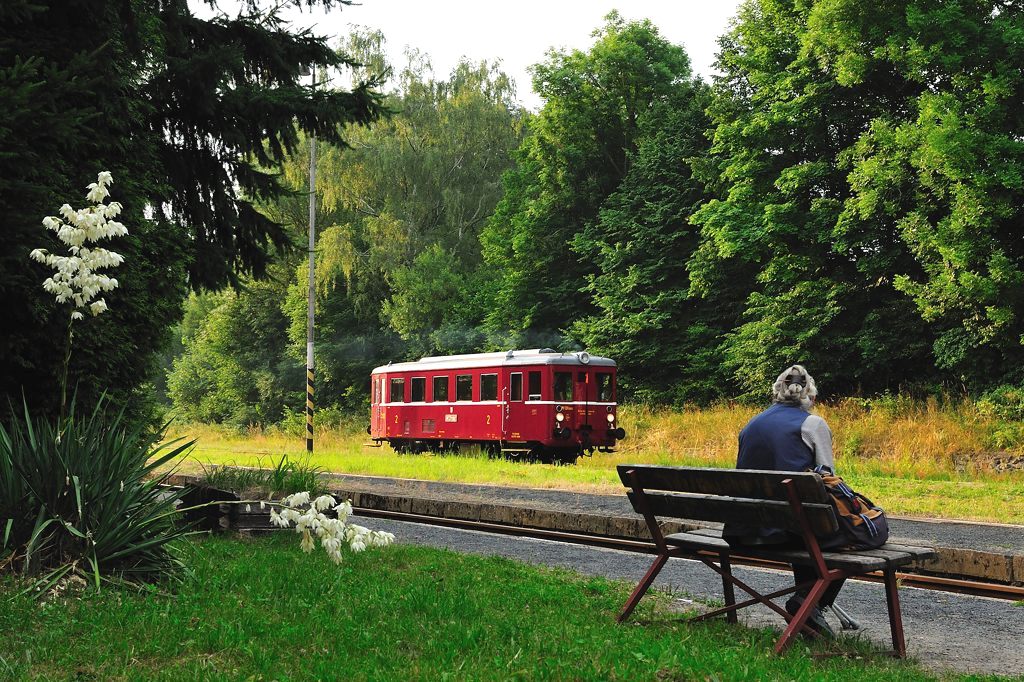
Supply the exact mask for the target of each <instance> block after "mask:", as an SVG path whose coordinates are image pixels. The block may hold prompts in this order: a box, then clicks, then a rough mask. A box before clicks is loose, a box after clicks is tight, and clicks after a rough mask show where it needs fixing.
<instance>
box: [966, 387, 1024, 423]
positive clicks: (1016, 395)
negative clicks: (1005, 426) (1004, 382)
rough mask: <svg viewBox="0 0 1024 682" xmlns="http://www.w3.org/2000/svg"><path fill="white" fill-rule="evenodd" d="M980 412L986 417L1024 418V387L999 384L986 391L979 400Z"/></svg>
mask: <svg viewBox="0 0 1024 682" xmlns="http://www.w3.org/2000/svg"><path fill="white" fill-rule="evenodd" d="M977 406H978V412H980V413H981V414H983V415H985V416H986V417H995V418H996V419H1003V420H1006V421H1022V420H1024V388H1022V387H1020V386H999V387H998V388H994V389H992V390H991V391H989V392H987V393H985V394H984V395H982V396H981V398H979V399H978V401H977Z"/></svg>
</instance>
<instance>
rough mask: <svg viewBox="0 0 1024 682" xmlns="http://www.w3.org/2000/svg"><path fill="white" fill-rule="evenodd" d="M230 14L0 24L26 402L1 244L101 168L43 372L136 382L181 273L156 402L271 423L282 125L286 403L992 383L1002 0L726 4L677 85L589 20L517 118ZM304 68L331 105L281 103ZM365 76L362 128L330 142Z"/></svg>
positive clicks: (1015, 26)
mask: <svg viewBox="0 0 1024 682" xmlns="http://www.w3.org/2000/svg"><path fill="white" fill-rule="evenodd" d="M295 3H301V4H308V3H307V2H306V0H295ZM313 4H316V3H313ZM321 4H328V5H331V4H334V3H332V2H330V0H327V2H326V3H321ZM258 5H259V3H258V2H247V3H244V4H243V8H242V10H243V11H242V13H241V15H240V16H239V17H237V18H230V19H229V18H224V17H221V18H217V19H212V20H200V19H197V18H195V17H194V16H193V15H192V14H191V13H190V12H189V10H188V9H187V5H186V4H185V3H184V2H180V1H179V2H172V3H156V2H141V3H138V2H131V3H129V2H122V3H112V4H111V3H106V4H103V3H95V6H93V4H90V3H88V2H87V3H83V6H82V8H81V12H58V11H57V10H56V9H54V8H50V7H48V6H46V5H42V6H38V5H36V4H34V3H28V2H27V1H24V0H17V1H15V2H13V3H5V4H4V6H3V9H0V19H3V20H4V21H2V22H0V26H2V28H0V95H2V96H3V98H4V101H5V102H10V103H11V104H12V106H9V107H5V108H4V109H3V110H2V111H0V142H3V149H4V152H3V154H0V175H2V177H3V178H4V179H5V181H6V183H7V187H8V188H9V190H10V191H8V192H5V193H4V194H3V195H2V196H0V209H3V210H5V211H6V215H8V216H9V217H10V219H9V221H8V227H7V228H6V229H7V231H8V234H10V235H11V236H12V237H13V240H12V246H11V248H9V249H6V250H5V251H4V252H3V253H2V254H0V302H3V303H4V305H5V306H6V309H7V310H8V321H9V323H10V324H12V325H13V328H14V329H16V330H19V331H17V333H12V334H6V335H5V336H4V337H3V339H2V341H0V343H2V344H3V345H2V348H0V350H2V351H3V354H4V356H5V358H7V360H8V367H9V371H8V372H7V373H5V374H4V375H3V379H2V380H0V392H3V393H4V394H6V395H8V396H11V395H17V394H18V393H19V392H20V391H21V390H22V388H23V387H26V386H32V387H33V389H34V390H33V391H32V392H31V395H29V401H30V402H32V403H35V404H38V405H40V406H41V407H42V409H48V408H49V407H51V406H52V396H54V395H55V394H56V391H54V390H50V389H52V388H53V387H54V384H55V381H56V379H55V376H56V368H57V367H58V366H59V358H58V355H59V354H58V353H57V352H56V348H57V345H58V343H59V338H60V334H59V327H58V325H59V322H60V319H59V315H58V313H57V311H56V310H55V306H53V305H52V304H51V303H50V302H49V301H48V300H47V298H46V296H45V295H44V293H43V292H42V291H41V289H40V288H39V286H38V283H39V281H41V279H42V277H43V276H44V274H43V273H42V272H41V271H39V269H37V268H35V267H34V266H32V265H31V264H29V263H27V260H26V258H25V255H26V253H27V251H28V249H29V248H31V247H34V246H45V245H46V244H45V240H44V235H43V231H42V230H41V229H39V226H38V221H39V220H40V219H41V217H42V216H43V215H46V214H47V213H52V212H54V210H55V209H56V207H57V206H58V205H59V204H60V203H62V202H63V201H65V200H69V201H71V200H73V199H74V198H75V196H77V190H75V187H76V186H77V185H79V184H81V183H82V182H84V179H85V178H88V177H90V176H91V175H92V174H94V173H95V172H96V171H97V170H99V169H101V168H106V169H109V170H111V171H113V172H114V176H115V178H116V179H117V182H118V184H116V185H115V187H114V192H115V194H114V198H115V199H117V200H119V201H122V202H123V203H124V204H125V207H126V218H127V223H128V226H129V229H130V230H131V237H130V238H128V239H127V240H125V241H126V242H127V243H126V244H124V245H118V248H119V249H120V250H122V251H124V252H125V254H126V256H127V263H126V265H125V269H124V270H123V271H122V272H120V273H119V275H118V276H119V279H121V281H122V286H121V288H119V289H118V290H117V291H116V292H115V293H114V295H113V296H111V301H110V303H111V314H109V315H105V316H104V317H103V318H99V319H97V320H87V321H86V322H85V323H84V324H83V325H82V327H81V330H80V333H78V337H77V339H76V343H77V344H78V345H77V346H76V355H75V358H74V359H73V366H72V375H73V376H72V383H75V382H76V381H84V382H85V389H84V390H85V391H86V393H88V392H89V391H93V390H99V389H100V388H107V389H110V390H113V391H115V392H119V395H123V394H124V392H125V391H128V390H130V389H133V388H137V387H138V386H139V385H140V384H141V383H142V382H144V381H145V380H146V378H147V376H148V370H149V369H150V368H151V367H152V366H153V364H154V363H153V351H154V350H155V349H158V348H160V347H161V345H162V344H163V343H164V342H165V340H166V337H167V329H168V327H169V325H171V324H173V322H174V320H175V317H176V315H177V314H178V306H179V304H180V301H181V300H182V298H183V296H184V292H185V290H186V287H187V285H191V286H192V287H193V288H194V289H201V288H203V287H213V288H216V287H218V286H220V285H222V284H224V283H227V282H232V283H234V284H235V285H236V289H235V291H234V292H232V293H230V294H226V293H221V294H203V295H201V296H196V297H193V298H191V299H189V301H188V302H187V304H186V308H187V311H186V314H187V316H188V317H189V319H188V320H186V322H185V323H184V324H183V325H182V326H181V327H179V328H178V329H177V332H176V333H177V334H178V336H179V337H180V338H181V340H182V343H181V346H180V347H179V348H177V349H176V350H175V351H174V355H175V359H173V361H172V360H171V359H166V360H165V364H166V365H167V366H170V367H171V372H170V376H169V378H168V386H167V392H168V394H169V395H170V396H171V398H172V401H173V403H174V404H175V405H176V406H177V407H178V409H179V411H180V413H181V414H183V415H184V416H186V417H188V418H190V419H198V420H203V421H216V422H228V423H234V424H248V423H267V422H274V421H278V420H280V419H281V418H282V417H283V416H287V415H288V414H289V413H290V412H292V411H294V410H296V409H299V408H300V407H301V405H302V394H301V392H302V389H303V381H302V371H301V367H302V361H303V352H302V349H303V342H304V339H305V309H306V303H305V298H306V290H305V289H306V284H305V281H306V274H305V263H304V260H303V258H302V257H301V256H302V254H301V253H298V252H291V253H277V254H276V255H275V253H274V249H273V247H274V246H275V245H276V246H283V245H286V244H288V243H301V242H302V241H303V235H304V233H305V227H306V206H305V197H304V196H303V194H304V193H306V192H308V187H307V180H306V178H307V175H306V173H307V170H308V163H309V144H308V138H307V137H306V135H307V134H308V133H309V132H315V133H316V135H317V139H318V150H319V151H318V157H319V162H318V167H319V181H318V185H317V190H316V198H317V204H318V215H319V219H318V225H319V240H318V250H317V278H316V279H317V306H318V317H317V330H316V332H317V339H318V342H317V351H316V352H317V358H316V359H317V366H318V373H317V395H318V398H317V402H318V404H320V405H337V406H340V407H343V408H358V407H359V406H360V405H362V404H363V402H364V401H365V393H366V375H367V372H368V370H369V369H370V368H371V367H373V366H374V365H376V364H380V363H385V362H387V361H389V360H401V359H408V358H415V357H419V356H422V355H424V354H434V353H449V352H468V351H476V350H495V349H507V348H510V347H536V346H553V347H557V348H561V349H566V350H568V349H575V348H583V347H586V348H588V349H589V350H590V351H592V352H596V353H601V354H606V355H610V356H612V357H614V358H616V359H617V360H618V361H619V362H620V365H621V366H622V382H621V386H622V388H623V393H622V396H623V397H624V398H627V399H634V400H641V401H645V402H674V403H685V402H693V401H696V402H707V401H713V400H718V399H723V398H730V399H731V398H740V397H743V398H755V397H761V396H763V395H764V394H765V391H766V388H767V385H768V380H769V379H770V378H772V377H773V376H775V374H776V373H777V372H778V370H779V369H780V367H782V366H785V365H787V364H790V363H793V362H803V363H805V364H807V365H809V366H810V367H811V369H812V371H813V373H814V374H815V375H816V376H817V377H818V378H819V383H820V386H821V388H822V389H823V392H824V394H825V395H826V396H827V395H830V394H831V395H835V394H858V393H859V394H867V395H874V394H877V393H880V392H884V391H899V390H903V389H909V390H911V391H931V390H934V389H935V388H940V389H941V388H942V387H945V390H948V389H949V388H950V387H956V388H957V389H958V390H959V389H966V390H967V391H968V392H970V393H972V394H974V395H981V394H983V393H985V392H986V391H993V390H996V389H997V387H999V386H1005V387H1006V388H1004V389H999V390H1001V391H1002V393H1007V394H1010V393H1014V391H1015V390H1016V389H1015V388H1014V387H1019V386H1020V385H1021V384H1022V382H1024V343H1022V338H1024V318H1022V316H1024V296H1022V295H1021V291H1024V286H1022V285H1024V250H1022V248H1021V243H1022V242H1021V239H1020V234H1019V232H1020V230H1019V227H1020V225H1021V219H1022V208H1021V207H1022V206H1024V108H1022V107H1021V106H1020V103H1021V102H1022V101H1024V76H1022V75H1021V74H1022V73H1024V68H1022V67H1024V36H1022V34H1021V30H1020V26H1021V25H1022V23H1024V16H1022V15H1024V10H1022V9H1021V7H1020V6H1019V5H1018V4H1016V3H1005V2H1001V1H997V0H953V1H952V2H944V3H941V4H938V5H937V4H935V3H930V2H925V1H924V0H899V1H898V2H894V3H887V4H885V5H884V6H883V5H881V4H877V3H876V4H870V3H869V4H864V3H856V2H853V0H747V2H745V3H744V4H743V5H742V6H741V7H740V10H739V12H738V15H737V17H736V19H735V21H734V22H733V23H732V24H731V25H730V27H729V29H728V31H727V32H726V34H725V35H724V36H722V38H721V40H720V46H721V48H720V52H719V56H718V65H717V68H718V75H717V76H716V77H715V78H714V81H713V82H712V83H711V84H705V83H702V82H700V81H699V80H698V79H694V78H693V76H692V74H691V71H690V65H689V59H688V57H687V55H686V53H685V51H684V50H683V49H682V48H681V47H680V46H677V45H673V44H671V43H670V42H669V41H667V40H666V39H665V38H664V37H662V36H661V35H660V34H659V32H658V30H657V29H656V27H654V26H653V25H652V24H651V23H650V22H647V21H635V22H628V21H625V20H624V19H623V18H622V17H621V16H620V15H618V14H617V13H615V12H613V13H611V14H609V15H608V17H606V20H605V22H604V24H603V25H602V26H600V27H598V28H597V30H596V31H595V32H594V34H593V37H594V41H593V44H592V45H591V47H590V48H589V49H587V50H552V51H550V52H548V54H547V55H546V56H545V58H544V59H543V60H542V61H541V62H540V63H538V64H536V65H535V66H534V67H533V71H532V75H533V87H534V89H535V90H536V91H537V92H538V93H539V94H540V95H541V97H542V98H543V101H544V105H543V107H542V108H541V109H540V111H539V112H537V113H536V114H531V113H529V112H524V111H523V110H521V109H520V108H519V107H518V105H517V104H516V100H515V91H514V86H513V84H512V83H510V82H509V81H508V79H507V78H506V77H505V76H504V74H502V73H501V72H500V70H499V69H498V68H497V67H495V66H494V65H491V64H487V63H482V64H470V63H462V64H459V65H458V66H457V67H456V68H455V69H454V70H453V71H452V72H451V73H450V74H447V75H446V76H445V77H443V78H438V77H435V76H434V75H433V74H432V72H431V69H430V65H429V59H428V57H427V56H425V55H423V54H422V53H419V52H416V51H415V50H412V51H409V52H408V54H407V63H406V64H405V65H404V66H403V67H402V68H399V69H397V72H393V71H392V70H391V69H389V67H388V64H387V61H386V59H385V57H384V54H385V50H384V37H383V36H382V35H381V34H380V33H379V32H375V31H372V30H360V31H356V32H355V33H353V34H352V35H350V36H348V37H347V38H346V39H344V40H343V42H342V45H341V46H340V49H339V50H338V51H337V52H335V51H331V50H329V49H328V48H327V46H326V45H325V44H324V43H323V41H321V40H319V39H317V38H315V37H314V36H312V35H310V34H308V33H300V34H292V33H288V32H287V30H286V27H284V26H283V25H282V24H280V23H279V22H278V21H277V20H276V19H275V18H273V16H271V17H265V16H263V15H261V14H260V13H259V12H258V9H259V7H258ZM308 62H317V63H320V64H323V65H326V66H327V67H328V69H327V70H326V71H324V72H323V74H326V73H331V74H334V77H335V78H337V72H336V71H334V70H333V67H337V66H342V65H346V64H347V65H348V66H350V67H351V69H350V72H351V74H354V75H353V76H352V86H351V87H350V88H349V89H347V90H346V89H344V88H342V89H339V88H338V83H337V82H332V84H330V85H327V86H323V87H321V88H319V89H317V90H316V92H312V91H310V89H309V87H308V86H304V85H300V84H299V80H298V73H299V69H300V66H301V64H303V63H308ZM355 62H358V63H355ZM141 64H144V65H145V67H144V68H142V67H140V65H141ZM100 73H102V74H103V79H104V80H103V83H102V84H101V82H100V80H99V76H98V74H100ZM323 74H321V75H323ZM389 74H391V78H392V79H391V83H392V85H391V88H390V92H389V94H388V95H387V102H386V103H385V104H384V106H385V107H386V108H387V109H389V110H390V111H391V115H390V116H388V117H386V118H384V119H382V120H379V121H377V122H375V123H374V124H372V125H370V126H366V127H359V126H355V125H342V124H352V123H365V122H367V121H369V120H370V119H371V118H372V117H373V116H374V114H375V113H377V112H378V111H379V110H380V107H381V105H382V102H380V101H378V99H377V98H376V96H375V95H373V94H372V91H371V90H369V89H367V87H366V86H365V83H366V82H370V83H382V82H384V79H385V78H388V77H389ZM67 102H74V103H75V106H74V107H71V108H69V107H67V106H65V104H66V103H67ZM42 131H45V134H43V132H42ZM343 141H344V142H343ZM278 167H280V168H282V169H283V171H284V172H283V174H282V175H281V176H280V178H276V177H275V176H274V175H273V172H274V169H275V168H278ZM90 169H91V170H90ZM147 211H149V212H148V213H147ZM144 215H151V218H149V219H146V218H144V217H143V216H144ZM133 405H134V403H133Z"/></svg>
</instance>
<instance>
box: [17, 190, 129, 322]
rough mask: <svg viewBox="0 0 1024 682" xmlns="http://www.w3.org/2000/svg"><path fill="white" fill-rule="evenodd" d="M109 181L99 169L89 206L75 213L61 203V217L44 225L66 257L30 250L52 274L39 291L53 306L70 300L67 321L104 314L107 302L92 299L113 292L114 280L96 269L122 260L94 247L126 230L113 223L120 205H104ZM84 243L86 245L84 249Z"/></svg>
mask: <svg viewBox="0 0 1024 682" xmlns="http://www.w3.org/2000/svg"><path fill="white" fill-rule="evenodd" d="M113 182H114V178H113V176H112V175H111V174H110V172H109V171H103V172H102V173H100V174H99V175H98V176H97V177H96V182H92V183H89V186H88V189H89V193H88V194H87V195H86V199H88V200H89V201H90V202H92V203H93V204H94V205H93V206H89V207H87V208H83V209H80V210H75V209H73V208H71V206H70V205H68V204H64V205H63V206H61V207H60V209H59V211H58V212H59V213H60V215H61V217H60V218H58V217H56V216H46V217H45V218H43V227H45V228H46V229H47V230H49V231H51V232H53V233H55V234H56V235H57V239H59V240H60V241H61V242H62V243H63V244H64V245H65V246H66V247H67V250H68V255H67V256H58V255H57V254H54V253H50V252H48V251H47V250H46V249H33V250H32V251H31V252H30V253H29V257H30V258H31V259H32V260H34V261H36V262H39V263H42V264H44V265H46V266H47V267H49V268H51V269H53V270H54V274H53V275H52V276H50V277H47V278H46V280H45V281H44V282H43V289H45V290H46V291H47V293H49V294H52V295H53V297H54V298H55V299H56V301H57V303H67V302H69V301H70V302H71V303H72V305H73V309H72V311H71V319H72V320H81V319H82V318H83V317H85V316H84V314H83V311H84V310H85V309H88V310H89V312H90V313H92V314H93V315H99V314H100V313H103V312H104V311H106V310H107V302H106V300H105V299H103V298H101V299H99V300H95V301H94V300H93V299H95V298H96V297H97V296H98V295H99V294H101V293H103V292H105V291H113V290H114V289H116V288H117V286H118V281H117V280H116V279H114V278H113V277H108V276H107V275H104V274H101V273H99V272H98V271H99V270H103V269H108V268H116V267H117V266H119V265H121V263H123V262H124V257H123V256H122V255H121V254H119V253H115V252H113V251H109V250H107V249H105V248H102V247H100V246H95V244H96V243H97V242H99V241H100V240H103V239H111V238H113V237H123V236H125V235H127V234H128V228H126V227H125V226H124V225H123V224H121V223H119V222H117V221H116V220H112V218H115V217H117V216H118V215H119V214H120V213H121V209H122V206H121V204H119V203H118V202H116V201H114V202H111V203H109V204H104V203H103V201H104V200H105V199H106V198H107V197H108V196H110V191H109V190H108V189H107V188H108V187H109V186H110V185H111V184H112V183H113ZM87 244H89V245H90V246H86V245H87Z"/></svg>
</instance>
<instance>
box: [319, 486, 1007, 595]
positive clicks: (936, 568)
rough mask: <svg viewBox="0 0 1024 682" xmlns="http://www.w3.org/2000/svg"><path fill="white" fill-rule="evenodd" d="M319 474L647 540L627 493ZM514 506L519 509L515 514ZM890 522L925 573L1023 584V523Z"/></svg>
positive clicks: (411, 507) (474, 515)
mask: <svg viewBox="0 0 1024 682" xmlns="http://www.w3.org/2000/svg"><path fill="white" fill-rule="evenodd" d="M325 477H326V478H327V479H328V481H329V484H328V487H329V488H330V489H331V490H332V491H333V492H336V493H342V494H347V495H348V496H350V497H352V498H353V504H356V505H357V506H364V507H374V508H381V509H384V510H387V511H415V512H416V513H422V512H423V510H424V509H426V510H427V511H428V512H429V511H431V510H433V513H434V514H436V515H441V513H444V515H446V516H458V517H460V518H471V519H473V520H485V519H484V517H486V516H488V515H497V516H498V517H499V518H497V519H495V520H500V521H503V522H508V521H509V520H511V521H512V522H513V523H515V522H516V518H518V520H519V523H518V524H517V525H531V526H536V527H542V528H552V529H558V530H571V531H575V532H584V533H594V534H613V535H620V536H624V537H642V538H644V539H647V531H646V527H645V526H644V525H643V521H642V519H641V518H640V517H639V515H638V514H636V512H634V511H633V508H632V507H631V505H630V504H629V500H627V499H626V495H625V490H623V494H621V495H600V494H591V493H580V492H573V491H564V490H550V489H539V488H518V487H505V486H495V485H480V484H467V483H446V482H439V481H427V480H420V479H401V478H385V477H378V476H357V475H350V474H325ZM414 500H419V501H422V503H420V504H416V503H415V502H412V501H414ZM431 502H434V503H435V504H430V503H431ZM437 503H439V504H437ZM445 504H447V510H445V507H444V505H445ZM510 508H511V509H512V512H511V514H510V513H509V509H510ZM517 509H519V510H522V512H523V513H522V514H518V515H517V514H516V513H515V511H516V510H517ZM506 517H508V518H506ZM513 517H514V518H513ZM889 520H890V523H889V525H890V534H891V539H892V541H893V542H896V543H900V544H907V545H918V546H919V545H928V546H934V547H936V548H937V549H938V552H939V557H938V559H936V560H934V561H933V562H930V563H929V564H928V565H926V566H921V567H919V568H921V569H922V570H924V571H925V572H928V573H935V574H938V575H950V576H959V577H964V578H970V579H979V580H984V581H991V582H998V583H1002V584H1011V585H1021V584H1024V526H1018V525H1010V524H996V523H979V522H970V521H955V520H945V519H920V518H907V517H900V516H895V517H893V516H890V517H889ZM686 525H687V524H685V523H684V524H683V526H686ZM695 526H709V527H714V524H708V523H704V522H690V527H691V528H692V527H695Z"/></svg>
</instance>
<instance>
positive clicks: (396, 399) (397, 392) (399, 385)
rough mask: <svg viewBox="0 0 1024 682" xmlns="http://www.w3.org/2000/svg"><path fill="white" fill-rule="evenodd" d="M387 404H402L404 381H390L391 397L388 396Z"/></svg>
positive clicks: (403, 400)
mask: <svg viewBox="0 0 1024 682" xmlns="http://www.w3.org/2000/svg"><path fill="white" fill-rule="evenodd" d="M388 402H392V403H404V402H405V379H392V380H391V395H390V396H388Z"/></svg>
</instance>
